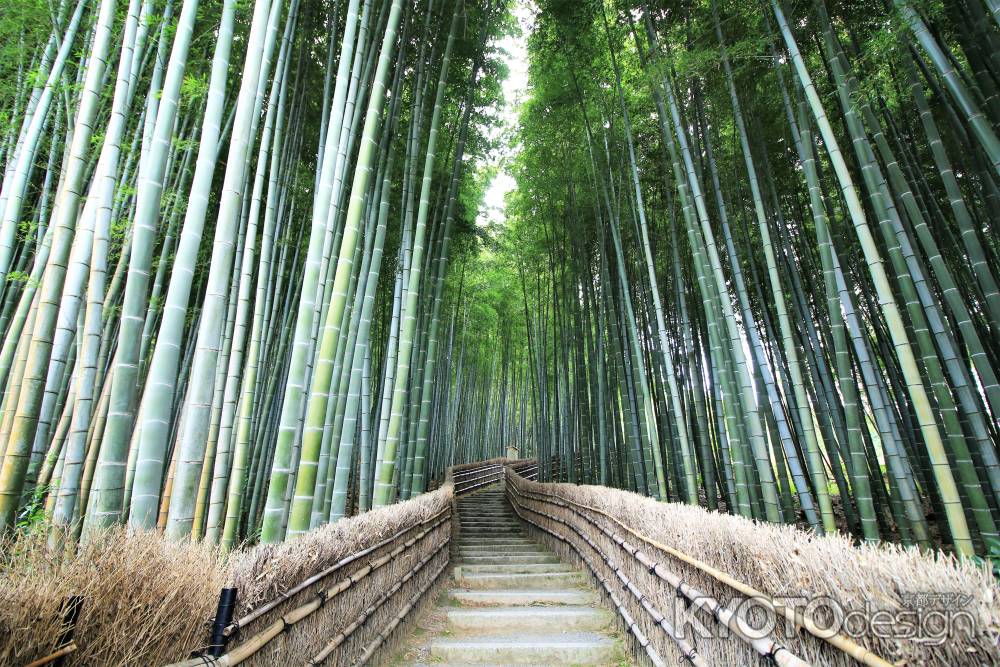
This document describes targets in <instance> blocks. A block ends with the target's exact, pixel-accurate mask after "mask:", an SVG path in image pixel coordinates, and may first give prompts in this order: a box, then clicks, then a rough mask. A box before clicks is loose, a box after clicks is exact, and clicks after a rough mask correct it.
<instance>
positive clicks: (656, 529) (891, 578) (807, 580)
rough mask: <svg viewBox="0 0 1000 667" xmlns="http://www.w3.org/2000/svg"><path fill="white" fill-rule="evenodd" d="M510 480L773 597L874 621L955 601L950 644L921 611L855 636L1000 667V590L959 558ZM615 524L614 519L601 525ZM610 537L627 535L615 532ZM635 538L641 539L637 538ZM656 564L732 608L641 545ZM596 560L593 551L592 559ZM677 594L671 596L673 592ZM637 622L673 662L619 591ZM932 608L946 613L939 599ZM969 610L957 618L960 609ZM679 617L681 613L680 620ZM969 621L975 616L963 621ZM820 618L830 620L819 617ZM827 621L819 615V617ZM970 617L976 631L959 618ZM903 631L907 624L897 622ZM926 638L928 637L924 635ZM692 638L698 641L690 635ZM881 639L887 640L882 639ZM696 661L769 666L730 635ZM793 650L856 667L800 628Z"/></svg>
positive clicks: (637, 573)
mask: <svg viewBox="0 0 1000 667" xmlns="http://www.w3.org/2000/svg"><path fill="white" fill-rule="evenodd" d="M512 479H513V480H514V483H515V484H517V485H518V486H519V488H521V489H524V490H525V491H536V492H545V493H553V494H556V495H558V496H560V497H562V498H565V499H567V500H572V501H575V502H578V503H583V504H586V505H589V506H592V507H595V508H598V509H600V510H602V511H604V512H606V513H607V514H609V515H611V516H612V517H615V518H617V519H618V520H619V521H621V522H623V523H624V524H626V525H627V526H629V527H630V528H632V529H633V530H636V531H637V532H639V533H642V534H643V535H645V536H647V537H649V538H651V539H653V540H655V541H657V542H660V543H662V544H665V545H667V546H670V547H673V548H675V549H677V550H679V551H681V552H684V553H686V554H688V555H690V556H692V557H694V558H697V559H698V560H700V561H702V562H705V563H707V564H709V565H711V566H712V567H715V568H717V569H719V570H721V571H723V572H726V573H728V574H729V575H731V576H733V577H735V578H736V579H738V580H740V581H742V582H744V583H745V584H748V585H750V586H752V587H753V588H756V589H757V590H759V591H761V592H763V593H765V594H766V595H769V596H772V597H780V596H791V597H795V596H806V597H815V596H828V598H829V599H831V600H834V601H836V603H837V604H839V605H840V606H842V608H843V609H845V610H859V611H863V612H864V613H865V614H866V615H867V617H868V618H870V617H871V616H872V614H874V613H875V612H877V611H883V612H884V613H885V612H887V613H888V614H891V615H892V616H884V617H885V618H890V619H898V618H899V614H900V613H901V612H916V611H917V607H918V606H919V604H920V603H919V602H918V598H917V596H919V595H923V594H933V595H947V596H952V595H959V596H962V601H963V602H964V603H965V604H957V603H955V602H952V603H950V608H951V612H946V613H950V614H951V616H952V618H957V619H958V620H957V621H956V622H955V624H956V628H957V631H956V632H953V634H952V635H951V636H950V637H947V638H942V639H941V640H940V641H937V640H935V639H934V638H935V637H939V635H938V634H937V632H938V631H937V626H934V627H933V628H932V627H931V626H930V625H929V623H930V622H932V621H933V622H937V621H940V620H941V618H942V615H941V614H938V615H937V616H934V615H933V614H932V615H928V614H927V613H926V612H918V613H917V614H916V615H915V616H911V617H910V618H911V622H912V618H922V619H924V620H923V621H921V622H922V623H924V624H925V625H924V626H923V627H922V629H918V631H917V632H915V633H914V636H912V637H909V638H907V637H899V636H895V637H892V636H885V635H887V634H891V633H889V632H886V631H885V628H883V629H882V630H879V629H878V627H875V628H873V627H871V626H870V624H868V625H865V624H860V625H857V626H855V625H853V624H852V626H851V627H852V631H851V632H849V633H847V634H849V635H850V636H851V637H852V638H853V639H854V640H855V641H857V643H859V644H861V645H862V646H865V647H866V648H869V649H870V650H872V651H874V652H875V653H876V654H877V655H879V656H881V657H883V658H885V659H887V660H889V661H890V662H893V663H897V664H906V665H942V666H945V665H948V666H950V665H966V664H1000V649H998V647H997V643H996V640H995V637H996V636H997V634H998V632H1000V587H998V585H997V582H996V580H995V579H994V578H993V576H992V574H991V573H990V571H989V569H988V568H987V567H985V566H983V565H977V564H975V563H973V562H971V561H958V560H956V559H955V558H953V557H952V556H947V555H942V554H935V553H921V552H920V551H918V550H917V549H915V548H903V547H901V546H899V545H894V544H879V545H862V546H856V545H854V544H853V543H852V542H851V540H850V539H849V538H847V537H845V536H843V535H831V536H822V537H820V536H817V535H815V534H813V533H812V532H809V531H804V530H801V529H798V528H795V527H792V526H777V525H773V524H764V523H757V522H754V521H750V520H747V519H743V518H740V517H735V516H730V515H724V514H718V513H713V512H709V511H707V510H705V509H702V508H699V507H694V506H690V505H682V504H676V503H660V502H657V501H655V500H653V499H650V498H646V497H643V496H639V495H637V494H634V493H629V492H626V491H620V490H615V489H607V488H603V487H596V486H575V485H569V484H539V483H537V482H531V481H527V480H523V479H520V478H518V477H516V476H512ZM528 498H529V497H527V496H526V497H524V500H523V502H524V503H525V504H526V505H527V506H528V507H534V508H536V509H539V510H541V511H544V512H546V513H549V514H553V515H556V516H559V517H560V518H562V519H565V520H568V521H570V522H571V523H572V524H573V525H574V526H576V527H578V528H580V529H581V530H583V531H584V532H585V533H586V534H587V535H588V536H589V537H590V538H591V539H593V540H594V542H596V543H597V544H598V545H599V546H600V548H601V550H602V551H604V552H605V553H606V554H608V555H610V556H611V558H612V560H613V561H615V562H617V563H618V564H619V565H620V566H621V568H622V571H623V572H624V573H626V574H627V576H628V577H629V578H630V579H632V580H633V581H634V582H635V583H636V584H637V585H638V586H639V588H640V589H641V590H642V591H643V592H644V593H647V594H648V595H649V597H650V598H651V599H653V600H655V604H656V606H657V607H658V608H659V609H660V611H661V612H662V613H664V614H665V615H666V616H667V618H675V617H676V618H678V619H684V620H689V621H690V620H694V617H693V616H692V612H690V611H688V610H687V609H685V605H684V602H683V601H682V600H679V599H678V598H677V597H676V595H675V593H674V591H673V589H672V588H671V587H669V586H668V585H667V584H666V583H665V582H663V581H662V580H660V579H659V578H657V577H655V576H654V575H651V574H650V573H649V571H648V570H647V569H646V568H644V567H642V566H640V565H639V564H638V563H636V562H635V561H634V559H632V558H631V557H629V556H628V555H627V554H626V553H625V552H624V551H623V550H622V549H621V548H620V547H619V546H618V545H616V544H615V543H614V541H612V540H610V539H608V538H607V537H606V536H604V535H603V534H602V533H601V531H599V530H597V529H596V528H594V526H593V525H591V524H589V523H587V522H586V521H585V520H583V519H581V518H579V517H575V516H574V515H573V514H572V513H570V512H569V511H568V510H566V509H564V508H560V507H558V506H555V505H553V504H551V503H542V502H539V501H537V500H529V499H528ZM529 518H531V519H532V520H534V521H538V522H539V523H541V524H543V525H544V526H545V527H546V528H547V529H551V530H554V531H556V532H558V533H559V534H561V535H564V536H567V537H570V539H573V541H574V544H577V545H578V546H580V548H581V549H582V550H585V552H587V550H589V547H587V546H586V544H585V543H584V541H583V540H582V539H580V538H579V536H578V535H576V534H575V533H573V532H572V531H568V530H567V529H566V528H565V526H562V525H560V524H558V523H556V522H553V521H550V520H544V519H540V518H539V517H538V516H537V515H532V516H529ZM601 520H602V521H604V522H605V524H606V525H609V527H611V526H610V524H609V522H607V520H606V519H601ZM613 530H614V532H616V533H621V532H622V531H621V529H620V528H617V527H613ZM538 533H539V536H541V537H542V538H543V539H546V541H547V542H548V543H549V544H550V545H551V546H553V547H554V548H556V549H557V550H558V551H559V552H560V553H561V554H563V555H564V556H567V557H569V558H571V559H576V556H575V554H573V552H572V550H571V549H570V548H569V547H567V546H566V545H565V544H563V543H561V542H558V541H556V540H554V539H552V538H551V537H546V535H545V533H543V532H541V531H538ZM632 541H633V542H635V540H634V539H633V540H632ZM645 550H646V551H647V552H648V553H650V556H651V557H652V558H653V560H656V561H658V562H659V563H661V564H662V565H664V566H666V567H667V568H668V569H670V570H671V571H672V572H674V573H676V574H677V575H679V576H680V577H681V579H682V580H683V581H684V582H685V583H687V584H689V585H691V586H693V587H695V588H697V589H699V590H700V591H702V592H703V593H704V594H706V595H710V596H712V597H714V598H715V599H717V600H718V601H719V602H720V603H723V604H726V603H730V602H732V601H733V599H734V597H736V595H734V591H733V590H732V589H731V588H730V587H729V586H726V585H724V584H721V583H719V582H718V581H716V580H715V579H713V578H711V577H709V576H708V575H707V574H705V573H703V572H701V571H700V570H698V569H696V568H695V567H693V566H691V565H689V564H686V563H684V562H682V561H681V560H679V559H677V558H674V557H672V556H669V555H667V554H666V553H665V552H662V551H660V550H656V549H649V548H646V549H645ZM590 555H593V554H590ZM594 560H595V561H596V562H597V563H600V564H601V566H602V568H603V569H604V570H606V571H605V572H601V575H602V576H604V577H610V578H611V579H612V580H614V573H613V572H612V571H611V570H610V568H607V566H606V565H605V564H604V563H603V562H602V561H601V560H600V559H599V558H595V559H594ZM667 589H669V590H667ZM621 598H622V600H624V601H627V604H629V605H630V610H631V612H632V614H633V616H634V617H635V618H636V619H637V620H639V621H640V623H641V624H642V627H643V630H644V632H645V633H646V635H647V636H648V637H650V638H651V639H652V640H654V643H655V644H656V646H657V649H658V650H659V651H660V654H661V655H662V656H663V657H664V658H665V659H666V660H667V662H668V663H670V662H671V661H675V660H676V659H677V658H678V657H679V653H678V652H677V651H676V648H675V647H674V645H673V642H672V641H671V640H670V639H669V638H668V637H666V635H665V634H664V633H663V631H662V630H660V629H658V628H656V627H655V626H654V625H653V624H652V623H651V622H649V616H648V614H647V613H646V612H645V611H644V610H643V609H642V608H641V607H640V606H638V605H637V604H635V603H634V599H633V598H631V597H630V596H628V595H626V594H625V593H624V592H623V593H622V595H621ZM932 604H933V605H934V606H938V607H941V606H948V605H942V603H941V602H940V601H939V602H935V603H932ZM959 612H961V613H959ZM675 614H676V616H675ZM962 614H967V616H965V615H962ZM819 618H822V614H820V615H819ZM697 619H698V620H700V621H701V623H702V624H704V625H705V626H708V627H711V626H712V625H714V622H713V621H712V619H711V618H710V617H708V616H706V615H705V613H704V612H697ZM818 620H819V619H818ZM965 620H971V621H972V622H973V623H974V624H975V627H974V628H969V627H968V625H966V624H963V621H965ZM893 627H895V628H896V632H897V634H898V631H899V627H900V625H899V623H898V622H897V623H895V624H894V626H893ZM920 634H923V635H924V636H923V637H922V638H921V637H920V636H919V635H920ZM689 635H690V633H689ZM880 635H881V636H880ZM693 643H694V644H695V647H696V649H697V651H698V653H699V654H701V655H702V656H703V657H705V658H706V660H708V662H709V663H710V664H727V665H744V664H747V665H755V664H761V663H762V662H763V659H762V658H761V657H760V656H758V655H757V654H756V653H753V652H752V651H751V650H749V649H748V648H747V647H746V645H745V644H743V643H742V642H740V641H738V640H736V639H728V638H695V639H694V641H693ZM785 644H786V645H787V646H788V648H789V649H790V650H792V652H793V653H795V654H796V655H798V656H799V657H801V658H803V659H804V660H806V661H808V662H811V663H813V664H820V665H830V664H833V665H848V664H856V663H854V662H853V661H852V660H850V659H848V658H846V657H845V656H843V654H841V653H839V652H838V651H836V650H835V649H833V648H832V647H831V646H830V645H829V644H827V643H826V642H823V641H821V640H818V639H816V638H815V637H813V636H811V635H808V634H806V633H805V632H801V631H800V632H799V633H797V634H793V636H792V637H791V638H789V639H787V640H785Z"/></svg>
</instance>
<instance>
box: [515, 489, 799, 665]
mask: <svg viewBox="0 0 1000 667" xmlns="http://www.w3.org/2000/svg"><path fill="white" fill-rule="evenodd" d="M527 493H529V494H530V493H532V492H530V491H529V492H527ZM536 502H544V501H538V500H536ZM550 504H553V505H557V506H561V507H564V508H565V509H567V511H570V512H573V510H572V508H570V507H568V506H566V505H564V504H561V503H550ZM526 509H527V510H528V511H531V512H534V513H536V514H539V515H540V516H544V517H546V518H548V519H551V520H553V521H558V522H559V523H562V524H564V525H566V526H567V527H569V528H571V529H572V530H574V531H575V532H576V533H577V534H579V535H580V537H582V538H583V540H584V541H585V542H587V544H589V545H590V546H591V548H593V549H594V551H596V552H597V553H598V555H600V556H601V558H602V559H604V561H605V563H607V565H608V567H609V568H611V569H612V570H613V571H614V572H615V574H616V575H618V578H619V579H620V580H621V581H622V584H623V585H624V587H625V588H627V589H628V590H629V591H630V592H631V593H632V594H633V595H634V596H635V597H636V599H637V600H639V601H640V603H641V602H642V600H643V599H644V595H643V593H642V592H641V591H640V590H639V589H638V588H637V587H636V586H635V584H634V583H632V582H631V581H629V580H628V578H627V577H625V576H624V574H622V572H621V570H620V569H619V568H618V567H617V566H615V565H614V563H612V561H611V559H610V557H609V556H608V555H607V554H605V553H604V552H603V551H601V549H600V547H599V546H598V545H597V544H595V543H594V542H593V541H592V540H591V539H590V537H589V536H588V535H587V534H586V533H584V532H583V531H581V530H580V529H579V528H577V527H576V526H573V525H572V524H570V523H569V522H568V521H565V520H563V519H560V518H558V517H556V516H553V515H549V514H545V513H544V512H539V511H537V510H535V509H532V508H530V507H526ZM575 514H576V516H579V517H581V518H583V519H585V520H588V521H589V522H590V523H591V524H592V525H593V526H594V527H595V528H597V529H598V530H600V531H601V532H603V533H604V534H605V535H607V536H608V537H610V538H611V539H612V540H613V541H614V542H615V543H616V544H618V545H619V546H622V544H623V541H622V540H620V539H616V537H617V536H614V535H612V534H611V533H610V532H608V531H606V530H605V529H604V528H603V527H602V526H599V525H598V524H597V523H596V522H594V521H592V520H590V519H589V517H586V516H584V515H583V514H581V513H578V512H577V513H575ZM625 551H626V553H628V554H629V555H630V556H632V557H633V558H635V559H636V560H637V561H639V563H640V564H641V565H642V566H643V567H644V568H645V569H647V570H649V572H650V573H651V574H655V575H656V576H658V577H659V578H660V579H662V580H663V581H665V582H666V583H668V584H669V585H670V586H671V587H672V588H674V589H675V590H676V591H678V592H680V593H681V594H682V595H683V596H684V597H686V598H687V599H688V600H689V601H690V602H691V603H692V604H693V605H694V606H696V607H698V608H699V609H707V610H708V611H709V613H711V614H712V616H714V617H715V618H716V620H717V621H718V622H719V623H721V624H723V625H725V626H726V627H728V628H729V629H730V630H732V631H733V632H734V633H735V634H736V635H737V636H738V637H739V638H740V639H741V640H743V641H744V642H745V643H747V644H749V645H750V646H751V648H753V649H754V650H755V651H756V652H757V653H758V654H760V655H761V656H763V657H765V658H769V659H771V660H773V661H774V662H775V663H776V664H778V665H780V666H781V667H808V664H809V663H807V662H806V661H804V660H802V659H801V658H799V657H798V656H796V655H795V654H794V653H792V652H791V650H790V649H788V647H786V646H784V645H782V644H781V643H780V642H777V641H774V640H773V639H765V638H762V637H753V636H752V635H753V632H752V629H751V628H750V627H749V626H747V624H746V623H745V622H744V621H743V619H741V618H740V617H739V616H737V615H735V614H733V613H732V612H731V611H729V610H728V609H726V608H725V607H723V606H722V605H720V604H719V603H718V602H717V601H716V600H715V599H714V598H712V597H710V596H708V595H705V594H704V593H702V592H701V591H699V590H698V589H696V588H694V587H693V586H689V585H688V584H685V583H684V582H683V581H681V579H680V577H678V576H677V575H675V574H673V573H671V572H667V571H666V570H662V569H661V570H660V571H654V568H662V566H660V565H658V564H656V563H652V562H651V561H649V560H648V559H644V558H638V557H637V553H636V552H635V551H629V550H628V549H627V548H625ZM647 611H648V610H647ZM651 613H652V612H651ZM658 613H659V612H656V613H655V614H653V615H654V618H655V616H656V614H658ZM661 616H662V615H661Z"/></svg>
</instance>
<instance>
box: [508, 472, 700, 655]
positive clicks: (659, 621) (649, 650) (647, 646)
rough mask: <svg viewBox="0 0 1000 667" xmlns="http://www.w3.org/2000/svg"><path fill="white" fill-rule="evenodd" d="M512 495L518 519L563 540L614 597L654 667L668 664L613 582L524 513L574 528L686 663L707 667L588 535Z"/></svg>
mask: <svg viewBox="0 0 1000 667" xmlns="http://www.w3.org/2000/svg"><path fill="white" fill-rule="evenodd" d="M513 495H514V496H515V498H514V502H513V503H512V505H513V506H514V511H515V512H516V513H517V515H518V516H519V517H520V518H521V519H522V520H524V521H526V522H528V523H530V524H531V525H533V526H536V527H537V528H538V529H539V530H541V531H543V532H545V533H548V534H549V535H551V536H552V537H554V538H555V539H557V540H560V541H562V542H565V543H566V545H567V546H569V547H570V548H571V549H573V550H574V551H575V552H576V553H577V555H578V556H579V557H580V558H581V559H582V560H583V562H584V563H586V565H587V568H588V569H589V570H590V572H591V574H593V575H594V577H595V578H596V579H597V580H598V581H599V582H601V585H602V586H603V587H604V589H605V590H606V591H607V593H608V595H609V596H610V597H611V601H612V603H613V604H614V605H615V607H616V608H617V609H618V613H619V614H620V615H621V616H622V618H623V619H624V620H625V624H626V625H627V626H628V629H629V631H630V632H631V633H632V634H633V635H634V636H635V638H636V641H637V642H638V643H639V645H640V646H641V647H642V648H643V650H644V651H645V652H646V655H647V656H649V659H650V660H651V661H652V663H653V665H654V667H660V666H661V665H666V663H665V662H664V661H663V658H662V657H661V656H660V655H659V653H657V651H656V648H655V647H654V646H653V645H652V643H651V642H650V641H649V639H648V638H647V637H646V636H645V634H644V633H643V632H642V630H641V628H639V626H638V624H637V623H636V622H635V619H633V618H632V615H631V614H630V613H629V612H628V610H627V609H626V608H625V606H624V605H623V604H622V603H621V601H620V600H619V599H618V596H617V595H615V593H614V591H613V589H612V587H611V584H610V582H609V581H608V580H607V579H606V578H605V577H603V576H601V574H600V572H599V571H598V569H597V567H595V566H594V563H593V561H591V559H590V557H589V556H587V555H586V554H585V553H584V552H583V551H582V550H581V549H580V548H579V547H578V546H577V545H576V544H574V543H573V541H572V540H571V539H569V538H568V537H566V536H564V535H560V534H559V533H557V532H555V531H552V530H549V529H547V528H546V527H545V526H543V525H541V524H539V523H538V522H536V521H533V520H531V519H530V518H528V517H526V516H524V515H523V514H522V513H521V509H524V510H527V511H529V512H533V513H535V514H537V515H539V516H542V517H545V518H547V519H550V520H554V521H557V522H559V523H563V524H565V525H566V526H567V527H568V528H571V529H573V530H574V531H575V532H577V534H578V535H579V536H580V537H581V538H582V539H583V541H584V542H586V543H587V544H588V545H589V546H590V547H591V548H592V549H593V550H594V552H595V553H597V555H598V556H600V557H601V559H602V560H604V561H605V563H606V564H607V566H608V567H609V568H610V569H611V570H612V571H613V572H614V573H615V574H616V575H617V576H618V578H619V580H621V581H622V583H623V584H624V585H623V588H625V590H627V591H629V593H631V594H632V595H633V597H636V599H637V600H638V601H639V602H640V603H642V602H643V601H644V600H645V604H643V605H642V606H643V609H645V610H646V612H647V613H648V614H649V615H650V617H651V618H652V619H653V621H654V622H655V623H656V625H657V626H659V627H660V629H662V630H663V631H664V632H665V633H666V635H667V636H668V637H670V639H672V640H673V642H674V643H675V644H676V645H677V648H678V649H679V650H680V652H681V655H682V656H683V657H684V659H685V660H687V661H689V662H690V663H691V664H692V665H695V667H707V665H708V663H706V662H705V660H704V659H703V658H702V657H701V656H699V655H698V654H697V652H696V651H695V649H694V647H693V646H692V645H691V644H690V643H689V642H687V641H686V640H685V639H683V638H682V637H680V636H679V635H678V634H677V632H676V630H675V629H674V627H673V626H672V625H671V624H670V622H669V621H667V619H666V617H665V616H664V615H663V614H662V613H660V612H659V610H657V609H656V608H655V607H654V606H653V605H652V603H650V602H649V601H648V600H646V599H645V596H644V595H643V594H642V593H641V592H640V591H639V590H638V589H637V588H636V587H635V586H634V585H632V583H631V582H630V581H629V579H628V577H626V576H625V575H624V573H622V572H621V571H620V569H619V568H618V567H616V566H615V565H614V564H613V563H612V562H611V561H610V559H609V558H608V557H607V555H606V554H604V553H603V552H602V551H601V550H600V548H599V547H598V546H597V545H596V544H594V543H593V541H592V540H591V539H590V538H589V537H588V536H587V535H585V534H584V533H582V532H581V531H579V530H578V529H577V528H576V527H575V526H571V525H570V524H568V523H567V522H565V521H563V520H562V519H559V518H558V517H555V516H552V515H549V514H545V513H544V512H539V511H538V510H535V509H532V508H530V507H527V506H526V505H522V504H521V503H520V499H519V498H517V497H516V496H517V495H518V493H517V491H516V490H515V493H514V494H513Z"/></svg>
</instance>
